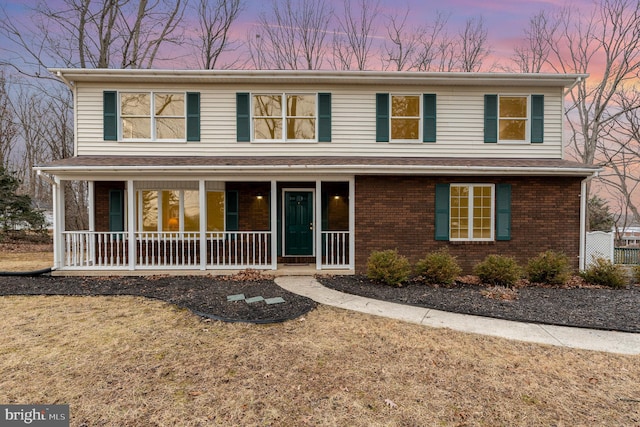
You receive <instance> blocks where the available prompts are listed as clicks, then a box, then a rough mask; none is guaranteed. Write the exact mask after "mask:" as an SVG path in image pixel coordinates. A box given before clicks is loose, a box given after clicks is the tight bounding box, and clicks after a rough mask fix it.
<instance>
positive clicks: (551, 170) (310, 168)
mask: <svg viewBox="0 0 640 427" xmlns="http://www.w3.org/2000/svg"><path fill="white" fill-rule="evenodd" d="M35 169H36V170H37V171H38V173H40V172H43V171H47V172H50V173H56V174H61V173H62V174H64V173H66V174H82V173H92V174H95V173H96V172H105V173H107V174H110V173H127V172H128V173H131V172H142V173H145V172H146V173H160V174H162V173H166V172H174V173H175V172H183V173H188V174H197V173H202V172H206V173H209V174H210V173H212V172H220V173H226V172H251V173H259V174H265V173H282V172H294V173H295V172H302V173H306V174H314V173H319V172H323V173H337V174H342V175H344V174H357V173H365V174H376V175H398V174H400V175H411V174H429V175H452V174H463V175H472V174H477V173H484V174H495V175H519V174H522V173H536V174H539V175H562V176H590V175H593V174H594V173H596V172H598V171H599V170H600V169H592V168H558V167H540V168H536V167H526V166H521V167H518V166H515V167H504V166H500V167H498V166H419V165H243V166H225V165H202V166H163V167H158V166H83V167H71V168H69V167H65V166H56V167H50V168H48V167H36V168H35Z"/></svg>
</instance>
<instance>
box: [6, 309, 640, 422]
mask: <svg viewBox="0 0 640 427" xmlns="http://www.w3.org/2000/svg"><path fill="white" fill-rule="evenodd" d="M0 310H1V312H2V313H3V316H2V317H1V318H0V329H1V330H2V331H3V332H2V340H1V341H0V402H3V403H69V404H70V405H71V415H72V423H71V424H72V425H73V426H79V425H81V424H82V423H86V424H87V425H89V426H112V425H118V426H140V425H145V426H154V425H159V426H173V425H180V426H205V425H225V426H229V425H243V426H245V425H246V426H252V425H278V426H281V425H284V426H304V425H323V426H324V425H329V426H331V425H336V426H343V425H349V426H381V425H385V426H418V425H421V426H422V425H436V426H439V425H442V426H500V425H506V426H515V425H518V426H523V425H525V426H526V425H532V426H533V425H535V426H537V425H556V426H576V425H578V426H579V425H584V426H587V425H588V426H592V425H638V423H640V357H629V356H616V355H611V354H604V353H596V352H587V351H579V350H566V349H561V348H555V347H546V346H540V345H534V344H527V343H518V342H512V341H507V340H502V339H498V338H489V337H483V336H477V335H471V334H463V333H458V332H453V331H449V330H441V329H430V328H425V327H421V326H418V325H412V324H407V323H403V322H399V321H395V320H389V319H383V318H377V317H372V316H367V315H363V314H358V313H353V312H347V311H343V310H338V309H334V308H329V307H320V308H319V309H317V310H315V311H313V312H311V313H310V314H308V315H307V316H306V318H305V319H304V320H294V321H290V322H287V323H282V324H276V325H267V326H257V325H247V324H225V323H219V322H206V321H203V320H201V319H199V318H198V317H196V316H194V315H192V314H190V313H189V312H187V311H185V310H179V309H176V308H175V307H173V306H170V305H167V304H165V303H162V302H158V301H152V300H146V299H140V298H134V297H0Z"/></svg>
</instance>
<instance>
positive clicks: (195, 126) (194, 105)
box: [187, 92, 200, 141]
mask: <svg viewBox="0 0 640 427" xmlns="http://www.w3.org/2000/svg"><path fill="white" fill-rule="evenodd" d="M187 141H200V92H187Z"/></svg>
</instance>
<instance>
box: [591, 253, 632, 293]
mask: <svg viewBox="0 0 640 427" xmlns="http://www.w3.org/2000/svg"><path fill="white" fill-rule="evenodd" d="M580 276H581V277H582V278H583V279H584V280H585V281H586V282H587V283H590V284H592V285H599V286H609V287H612V288H622V287H624V286H625V284H626V280H625V276H624V271H623V269H622V268H621V267H620V266H619V265H616V264H613V263H612V262H611V261H609V260H607V259H604V258H596V259H595V260H594V262H593V264H591V265H590V266H589V268H587V269H586V270H585V271H583V272H582V273H580Z"/></svg>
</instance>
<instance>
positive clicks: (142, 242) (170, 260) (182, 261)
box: [135, 231, 200, 268]
mask: <svg viewBox="0 0 640 427" xmlns="http://www.w3.org/2000/svg"><path fill="white" fill-rule="evenodd" d="M135 236H136V267H139V268H158V267H170V268H199V267H200V253H199V249H198V248H199V241H200V233H199V232H183V231H153V232H152V231H138V232H136V233H135Z"/></svg>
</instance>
